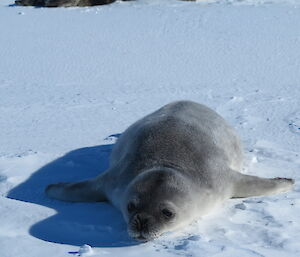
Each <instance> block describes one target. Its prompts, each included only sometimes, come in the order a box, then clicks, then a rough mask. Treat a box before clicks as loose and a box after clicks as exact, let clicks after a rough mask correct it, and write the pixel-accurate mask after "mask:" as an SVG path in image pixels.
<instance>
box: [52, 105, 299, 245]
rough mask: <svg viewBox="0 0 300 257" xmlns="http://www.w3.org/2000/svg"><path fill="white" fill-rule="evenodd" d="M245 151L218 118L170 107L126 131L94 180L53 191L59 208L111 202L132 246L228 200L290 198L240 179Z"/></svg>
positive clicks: (282, 182) (288, 182)
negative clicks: (66, 204) (66, 203)
mask: <svg viewBox="0 0 300 257" xmlns="http://www.w3.org/2000/svg"><path fill="white" fill-rule="evenodd" d="M242 163H243V153H242V146H241V143H240V140H239V137H238V136H237V134H236V132H235V131H234V130H233V128H231V127H230V126H229V125H228V124H227V123H226V121H225V120H224V119H223V118H222V117H221V116H219V115H218V114H217V113H216V112H214V111H213V110H211V109H209V108H208V107H206V106H204V105H201V104H198V103H194V102H190V101H178V102H173V103H170V104H168V105H166V106H164V107H162V108H160V109H159V110H157V111H155V112H153V113H152V114H149V115H148V116H146V117H144V118H142V119H141V120H139V121H137V122H135V123H134V124H133V125H131V126H130V127H129V128H128V129H127V130H126V131H125V132H124V133H123V134H122V135H121V136H120V138H119V139H118V141H117V143H116V144H115V145H114V147H113V150H112V153H111V157H110V167H109V168H108V170H107V171H105V172H104V173H102V174H100V175H99V176H97V177H96V178H93V179H90V180H87V181H81V182H74V183H59V184H52V185H49V186H48V187H47V188H46V193H47V195H48V196H50V197H52V198H55V199H59V200H64V201H72V202H78V201H86V202H87V201H88V202H94V201H109V202H110V203H112V204H113V205H114V206H115V207H116V208H118V209H119V210H120V211H121V212H122V214H123V216H124V219H125V221H126V222H127V224H128V233H129V235H130V236H131V237H133V238H135V239H137V240H146V241H147V240H151V239H153V238H155V237H157V236H159V235H161V234H162V233H164V232H166V231H172V230H175V229H178V228H180V227H183V226H185V225H187V224H188V223H190V222H192V221H193V220H195V219H197V218H199V217H201V216H203V215H205V214H207V213H209V212H210V211H211V210H212V209H214V208H215V207H218V206H220V205H221V204H222V203H223V202H224V201H225V200H227V199H229V198H237V197H250V196H260V195H271V194H277V193H282V192H287V191H289V190H290V189H291V188H292V185H293V183H294V181H293V180H292V179H287V178H271V179H270V178H260V177H257V176H249V175H245V174H242V173H240V171H241V169H242Z"/></svg>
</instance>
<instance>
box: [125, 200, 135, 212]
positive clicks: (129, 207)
mask: <svg viewBox="0 0 300 257" xmlns="http://www.w3.org/2000/svg"><path fill="white" fill-rule="evenodd" d="M135 209H136V206H135V204H134V203H133V202H129V203H128V205H127V211H128V212H133V211H134V210H135Z"/></svg>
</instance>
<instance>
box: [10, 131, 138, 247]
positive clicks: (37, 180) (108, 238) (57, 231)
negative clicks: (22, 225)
mask: <svg viewBox="0 0 300 257" xmlns="http://www.w3.org/2000/svg"><path fill="white" fill-rule="evenodd" d="M119 136H120V134H116V135H111V136H110V138H117V137H119ZM112 147H113V144H108V145H99V146H94V147H85V148H80V149H76V150H73V151H71V152H69V153H67V154H65V155H64V156H62V157H60V158H58V159H56V160H54V161H52V162H51V163H48V164H47V165H45V166H44V167H42V168H40V169H39V170H37V171H36V172H35V173H33V175H32V176H31V177H29V178H28V180H27V181H25V182H24V183H22V184H20V185H18V186H17V187H15V188H13V189H12V190H11V191H10V192H9V194H8V198H11V199H15V200H20V201H25V202H30V203H34V204H39V205H43V206H46V207H49V208H52V209H55V210H56V212H57V213H56V214H55V215H53V216H51V217H49V218H47V219H45V220H42V221H40V222H38V223H36V224H34V225H33V226H32V227H31V228H30V234H31V235H32V236H34V237H36V238H39V239H42V240H45V241H49V242H55V243H60V244H69V245H75V246H81V245H83V244H89V245H91V246H93V247H122V246H130V245H135V244H138V242H136V241H133V240H132V239H131V238H130V237H129V236H128V234H127V227H126V224H125V221H124V219H123V217H122V215H121V213H120V212H119V211H118V210H116V209H115V208H114V207H113V206H112V205H110V204H109V203H103V202H101V203H100V202H99V203H69V202H62V201H57V200H52V199H49V198H48V197H47V196H46V194H45V193H44V189H45V187H46V186H47V185H48V184H52V183H57V182H67V181H70V182H71V181H72V182H73V181H80V180H84V179H87V178H92V177H95V176H97V175H98V174H99V173H101V172H104V171H105V170H106V169H107V168H108V166H109V156H110V154H111V150H112Z"/></svg>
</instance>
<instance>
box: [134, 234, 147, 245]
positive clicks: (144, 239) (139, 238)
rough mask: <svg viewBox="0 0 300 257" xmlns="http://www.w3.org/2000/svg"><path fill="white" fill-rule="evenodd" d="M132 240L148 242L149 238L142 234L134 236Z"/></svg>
mask: <svg viewBox="0 0 300 257" xmlns="http://www.w3.org/2000/svg"><path fill="white" fill-rule="evenodd" d="M133 239H134V240H137V241H140V242H144V243H146V242H148V241H149V240H150V239H148V238H146V237H144V236H143V235H139V236H136V237H133Z"/></svg>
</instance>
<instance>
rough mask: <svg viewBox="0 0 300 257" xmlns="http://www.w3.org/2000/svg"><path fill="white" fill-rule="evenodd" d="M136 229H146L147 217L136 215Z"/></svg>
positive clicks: (140, 214)
mask: <svg viewBox="0 0 300 257" xmlns="http://www.w3.org/2000/svg"><path fill="white" fill-rule="evenodd" d="M135 221H136V228H137V230H138V231H142V230H144V229H147V227H148V222H149V217H148V216H147V215H145V214H143V213H139V214H136V216H135Z"/></svg>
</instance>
